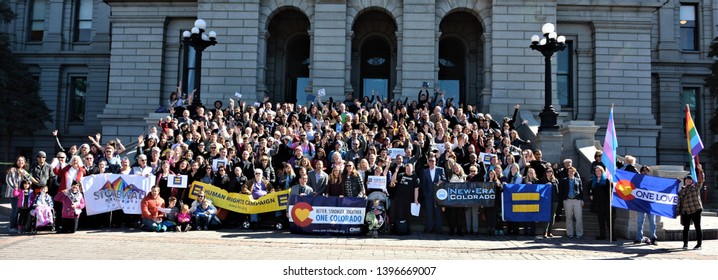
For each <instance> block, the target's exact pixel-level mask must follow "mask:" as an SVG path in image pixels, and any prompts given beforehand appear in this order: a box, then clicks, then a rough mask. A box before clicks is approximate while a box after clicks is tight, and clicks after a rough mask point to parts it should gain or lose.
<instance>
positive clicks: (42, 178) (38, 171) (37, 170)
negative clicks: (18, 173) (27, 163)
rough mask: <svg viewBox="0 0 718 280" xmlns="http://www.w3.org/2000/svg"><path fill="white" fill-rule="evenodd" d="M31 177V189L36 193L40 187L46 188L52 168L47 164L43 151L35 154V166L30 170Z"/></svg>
mask: <svg viewBox="0 0 718 280" xmlns="http://www.w3.org/2000/svg"><path fill="white" fill-rule="evenodd" d="M30 174H31V175H32V189H33V190H35V192H36V193H38V192H40V189H42V187H44V186H47V185H48V183H49V182H50V176H51V175H52V167H50V164H49V163H47V154H46V153H45V152H43V151H39V152H38V153H37V164H35V165H34V166H33V167H32V169H31V170H30Z"/></svg>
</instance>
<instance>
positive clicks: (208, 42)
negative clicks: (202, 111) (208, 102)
mask: <svg viewBox="0 0 718 280" xmlns="http://www.w3.org/2000/svg"><path fill="white" fill-rule="evenodd" d="M205 28H207V23H206V22H205V21H204V20H203V19H197V20H196V21H195V22H194V27H192V29H191V30H185V31H184V32H182V43H183V44H184V67H183V69H182V70H183V71H182V80H183V81H185V82H184V83H182V85H183V89H182V91H183V92H185V93H187V92H192V91H193V90H196V91H195V92H194V98H192V104H191V105H190V106H189V108H190V109H191V110H190V112H191V114H195V110H194V109H195V108H197V107H198V106H202V100H201V92H200V91H201V90H200V87H201V85H202V51H204V50H205V49H206V48H207V47H209V46H214V45H216V44H217V33H216V32H214V31H209V32H207V33H205V30H204V29H205ZM189 47H192V48H193V49H194V58H193V59H192V58H191V57H190V50H189ZM190 72H192V76H193V77H192V78H194V79H193V81H191V82H190V81H188V80H189V78H190V77H189V76H190ZM190 85H191V86H190Z"/></svg>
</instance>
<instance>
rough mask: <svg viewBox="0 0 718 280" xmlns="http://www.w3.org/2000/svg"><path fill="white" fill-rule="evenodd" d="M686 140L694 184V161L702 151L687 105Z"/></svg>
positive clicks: (696, 177) (696, 178)
mask: <svg viewBox="0 0 718 280" xmlns="http://www.w3.org/2000/svg"><path fill="white" fill-rule="evenodd" d="M686 140H687V141H688V153H689V154H691V162H690V164H691V176H692V177H693V180H694V181H695V182H698V176H696V164H695V160H696V157H697V156H698V154H699V153H700V152H701V150H703V141H701V137H700V136H699V135H698V130H697V129H696V125H695V124H694V123H693V118H692V117H691V108H690V107H689V106H688V104H686Z"/></svg>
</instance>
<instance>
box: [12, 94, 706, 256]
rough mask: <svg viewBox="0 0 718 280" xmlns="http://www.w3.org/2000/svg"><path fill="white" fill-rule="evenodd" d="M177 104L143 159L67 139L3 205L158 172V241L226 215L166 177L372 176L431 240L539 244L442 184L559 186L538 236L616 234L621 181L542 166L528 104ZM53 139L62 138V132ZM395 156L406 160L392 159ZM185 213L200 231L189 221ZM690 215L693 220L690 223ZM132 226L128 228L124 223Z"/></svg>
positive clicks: (324, 183)
mask: <svg viewBox="0 0 718 280" xmlns="http://www.w3.org/2000/svg"><path fill="white" fill-rule="evenodd" d="M172 96H173V98H174V99H175V100H170V104H172V108H170V115H169V116H167V117H166V118H163V119H161V120H159V122H158V125H157V126H155V127H153V128H152V129H151V130H150V131H148V133H147V134H145V135H140V136H138V138H137V148H136V149H137V150H136V151H137V153H136V154H137V156H136V157H134V158H127V157H122V156H121V155H122V154H123V151H124V150H125V147H124V146H123V145H122V143H121V142H120V141H119V139H115V140H112V141H107V143H106V144H104V145H102V144H100V143H101V141H100V138H101V135H99V134H98V135H95V136H94V137H92V136H90V137H88V139H89V140H90V142H91V143H88V144H82V145H80V146H79V148H78V147H77V146H75V145H73V146H70V147H67V148H65V147H63V146H62V145H61V144H60V141H59V138H58V140H57V143H58V146H59V149H60V152H58V153H57V157H56V158H55V159H53V161H52V163H47V162H46V161H45V157H44V153H42V154H43V156H42V157H40V155H38V161H37V164H36V165H35V166H33V167H32V168H29V167H28V165H27V162H26V160H25V159H24V158H22V157H19V158H18V159H17V162H16V164H15V166H13V168H11V169H10V171H8V180H7V182H8V186H9V188H8V190H10V194H8V192H7V191H6V196H8V195H9V196H11V195H12V191H14V190H16V189H22V187H23V184H24V183H25V182H26V181H28V182H29V183H30V185H31V186H32V187H33V188H36V189H43V188H45V187H48V188H49V192H50V194H56V193H60V192H64V191H65V189H74V185H73V184H74V183H73V182H80V181H81V179H82V177H83V176H88V175H93V174H101V173H116V174H141V175H148V174H153V175H155V176H156V184H155V187H154V188H153V189H152V192H151V194H150V195H148V196H147V197H145V200H146V201H144V200H143V202H142V208H143V214H142V216H141V220H142V225H143V227H144V228H145V229H150V230H156V231H164V230H171V229H172V228H179V230H184V229H189V228H190V226H189V225H192V226H193V227H194V228H195V229H205V228H206V227H207V225H210V226H211V225H212V219H213V218H214V217H216V215H215V214H216V211H217V209H216V208H215V207H214V206H212V204H211V202H209V201H208V202H206V203H203V202H202V201H200V200H196V199H191V198H190V197H189V193H188V191H186V190H184V189H176V188H169V187H167V178H168V176H169V175H173V174H174V175H187V176H188V178H189V183H190V184H191V183H192V182H195V181H200V182H204V183H208V184H212V185H214V186H217V187H219V188H222V189H225V190H227V191H229V192H241V193H245V194H250V195H252V196H253V197H254V198H258V197H261V196H263V195H265V194H267V193H271V192H274V191H279V190H287V189H292V194H294V195H315V196H338V197H366V196H367V195H368V194H369V193H370V192H373V191H377V190H376V189H367V179H368V176H384V177H386V178H387V180H386V181H387V185H386V189H387V193H388V196H389V198H390V199H391V202H392V204H391V207H390V208H389V209H388V212H389V214H390V217H391V219H390V221H392V223H396V222H399V221H409V220H411V219H410V207H411V204H412V203H417V204H421V208H422V209H421V213H422V214H421V215H422V217H423V221H424V230H425V231H426V232H434V233H441V234H444V233H445V232H444V229H445V225H448V228H449V232H448V233H449V234H457V235H463V234H479V233H480V232H485V233H487V234H489V235H504V234H519V233H520V229H523V232H524V234H527V235H532V236H533V235H535V234H537V232H536V226H537V223H507V224H504V223H503V220H502V217H501V211H500V201H498V200H497V201H496V205H495V206H494V207H484V208H480V207H470V208H442V207H439V206H438V205H437V204H436V202H435V201H434V198H433V195H432V191H433V188H434V185H440V184H442V183H444V182H492V183H494V184H495V190H496V192H497V193H500V192H501V191H502V186H503V184H519V183H525V184H534V183H544V184H551V186H552V192H553V195H552V197H553V201H552V219H551V221H550V222H548V223H546V224H545V225H544V224H541V230H540V231H539V232H538V234H541V235H543V236H544V237H552V236H553V229H554V217H555V216H556V213H557V212H558V211H560V208H563V209H564V211H565V216H566V221H567V223H566V231H567V235H568V237H570V238H582V237H584V233H583V222H582V213H583V211H582V207H583V204H584V203H585V202H590V203H591V209H592V212H594V213H596V214H597V215H598V218H599V225H600V231H599V233H600V235H599V236H598V237H597V238H598V239H605V238H607V236H608V235H607V230H608V228H609V227H608V223H609V220H610V219H609V216H610V214H609V211H610V206H609V201H610V189H611V188H612V183H611V182H610V180H607V179H606V176H605V173H606V172H605V167H604V166H602V164H601V163H600V155H599V154H597V159H598V160H597V161H596V162H595V163H594V166H593V167H592V170H593V172H592V173H591V174H586V176H587V178H585V179H583V180H582V176H580V175H579V174H578V172H577V170H576V169H575V168H574V167H573V165H572V161H571V160H570V159H566V160H564V161H563V162H562V163H550V162H547V161H545V160H543V159H542V152H541V151H540V150H536V149H532V146H531V143H530V142H529V141H524V140H522V139H521V138H520V137H519V133H518V132H517V130H516V126H520V125H523V124H522V123H521V122H518V123H517V121H516V116H517V115H518V111H519V109H520V106H519V105H516V106H515V108H514V109H515V110H514V112H513V116H512V117H504V118H502V119H494V118H493V117H492V116H491V115H490V114H483V113H480V112H478V111H477V108H476V107H474V106H472V105H460V104H455V103H454V101H453V100H451V99H448V100H447V99H444V94H443V93H442V92H441V91H440V90H439V89H438V88H435V89H434V91H433V92H430V89H428V88H422V89H421V90H420V91H419V93H418V96H417V99H416V100H412V101H411V102H409V100H408V98H405V99H404V100H392V99H381V98H375V97H374V96H371V97H368V96H365V97H362V98H353V97H352V95H351V94H350V95H348V96H347V98H346V100H344V101H341V102H338V101H335V100H333V98H329V100H328V102H324V101H322V100H321V97H317V99H316V100H315V101H314V102H313V103H311V104H307V106H300V105H295V104H292V103H272V102H271V101H269V99H268V98H265V99H264V101H263V102H260V103H256V104H255V105H256V106H249V105H247V104H246V102H245V101H243V100H241V99H239V98H237V99H229V105H228V106H224V105H223V103H222V102H221V101H216V102H215V103H214V106H213V108H211V109H207V108H205V107H202V106H200V107H197V108H193V109H189V108H184V107H182V106H177V105H181V104H182V103H181V102H179V103H178V102H177V98H178V97H179V96H183V94H182V93H181V92H179V89H178V92H177V93H173V95H172ZM53 135H54V136H55V137H56V138H57V137H58V135H57V132H54V133H53ZM391 148H400V149H403V151H404V153H403V155H398V156H396V157H394V158H390V157H389V152H388V151H389V149H391ZM480 153H487V154H491V155H492V156H491V161H490V163H488V164H486V163H484V162H483V161H480V160H479V154H480ZM68 158H69V163H67V162H66V159H68ZM626 158H629V159H630V158H631V157H628V156H627V157H626ZM633 164H635V162H634V163H630V162H627V165H633ZM53 178H54V179H53ZM70 196H71V197H72V195H70ZM18 197H21V196H18ZM56 197H57V196H56ZM497 197H499V196H497ZM198 199H199V198H198ZM21 200H23V199H21V198H18V200H17V201H15V202H13V209H14V211H15V210H17V209H19V208H21V207H24V205H25V204H22V203H21V202H20V201H21ZM70 200H71V201H73V202H72V203H69V204H68V205H73V207H74V208H75V209H78V208H79V209H81V208H82V207H81V206H82V203H77V205H76V204H75V203H74V201H75V200H73V199H72V198H71V199H70ZM80 200H82V199H81V198H80ZM165 201H167V202H168V203H167V205H165V203H164V202H165ZM173 202H174V203H175V204H174V205H173V204H172V203H173ZM64 204H65V203H63V205H64ZM205 204H206V206H205ZM18 205H19V206H18ZM75 205H76V206H75ZM190 205H191V206H190ZM690 205H693V204H690ZM185 208H187V209H185ZM160 209H161V210H160ZM168 209H169V210H168ZM172 209H174V210H172ZM197 209H201V210H197ZM684 209H686V210H688V209H692V208H690V207H686V208H684ZM145 210H147V213H145ZM688 211H693V210H688ZM13 213H16V212H13ZM187 213H190V214H191V215H189V216H190V220H192V221H193V223H192V224H190V223H189V220H186V219H185V218H186V217H187ZM203 213H204V215H205V216H207V217H206V220H207V221H205V218H202V216H203V215H202V214H203ZM691 213H695V212H690V213H687V214H691ZM63 214H64V211H63ZM168 214H169V215H177V216H181V217H183V218H181V219H180V218H175V217H174V216H172V219H173V220H175V221H177V222H173V223H174V224H173V225H169V224H167V223H164V219H163V218H166V215H168ZM698 216H700V215H698ZM13 217H14V218H12V219H11V227H13V228H17V226H18V223H17V222H18V219H17V216H13ZM240 217H241V216H240V215H232V214H230V215H227V216H225V217H223V218H224V220H222V223H223V224H225V225H226V224H230V225H231V224H233V223H239V222H241V221H239V219H240ZM691 217H693V216H691ZM127 218H128V217H123V218H122V219H121V220H123V221H126V222H127ZM129 218H133V217H129ZM134 218H137V220H139V218H140V217H134ZM200 219H202V220H201V222H200V223H197V222H196V221H197V220H200ZM443 220H446V224H445V223H444V221H443ZM649 221H651V225H652V226H651V229H652V232H651V236H650V238H651V240H653V242H654V243H655V240H656V237H655V233H654V230H653V229H654V228H655V227H654V226H653V224H654V223H653V222H652V221H653V219H652V218H649ZM250 222H251V223H252V224H253V225H256V223H257V222H258V217H257V216H256V215H252V216H251V217H250ZM641 222H642V219H641ZM129 223H130V224H132V222H131V221H129ZM183 223H185V224H183ZM483 223H485V224H483ZM168 225H169V227H168ZM176 225H179V226H176ZM480 225H481V226H482V227H483V228H482V227H480ZM641 226H642V225H641ZM639 234H642V233H639ZM641 238H642V236H641ZM637 239H638V237H637Z"/></svg>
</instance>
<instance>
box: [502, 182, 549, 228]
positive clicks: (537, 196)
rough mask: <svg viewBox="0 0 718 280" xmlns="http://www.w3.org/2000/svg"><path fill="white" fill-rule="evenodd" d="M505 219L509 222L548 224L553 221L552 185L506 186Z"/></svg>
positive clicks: (504, 195) (504, 196) (504, 199)
mask: <svg viewBox="0 0 718 280" xmlns="http://www.w3.org/2000/svg"><path fill="white" fill-rule="evenodd" d="M502 196H503V199H502V201H503V209H502V210H503V215H502V216H503V217H504V221H508V222H548V221H550V220H551V185H549V184H506V185H504V192H503V194H502Z"/></svg>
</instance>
